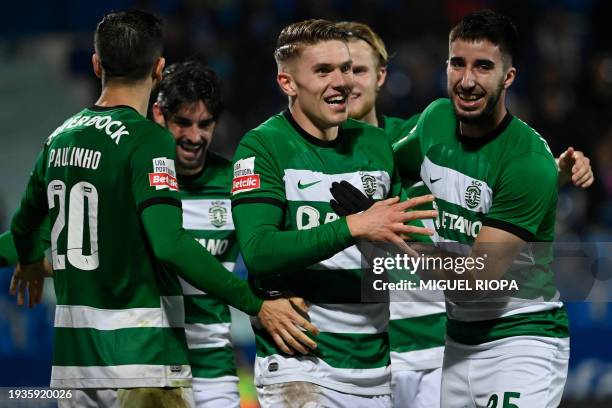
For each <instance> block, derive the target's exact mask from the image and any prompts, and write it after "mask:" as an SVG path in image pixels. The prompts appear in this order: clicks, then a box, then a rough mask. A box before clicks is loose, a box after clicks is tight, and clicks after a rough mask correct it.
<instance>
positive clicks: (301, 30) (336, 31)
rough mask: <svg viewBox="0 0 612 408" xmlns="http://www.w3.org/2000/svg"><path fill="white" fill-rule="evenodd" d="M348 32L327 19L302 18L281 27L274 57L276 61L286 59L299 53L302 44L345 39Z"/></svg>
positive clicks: (279, 61)
mask: <svg viewBox="0 0 612 408" xmlns="http://www.w3.org/2000/svg"><path fill="white" fill-rule="evenodd" d="M348 37H349V36H348V34H347V32H346V31H344V30H342V29H340V28H339V27H338V26H336V24H335V23H332V22H331V21H327V20H315V19H310V20H304V21H300V22H298V23H293V24H290V25H288V26H287V27H285V28H283V29H282V31H281V33H280V34H279V36H278V40H277V41H276V50H275V51H274V59H275V60H276V62H277V63H281V62H285V61H288V60H290V59H292V58H295V57H297V56H298V55H300V52H301V51H302V48H303V47H304V45H313V44H317V43H319V42H321V41H332V40H338V41H345V42H346V41H347V40H348Z"/></svg>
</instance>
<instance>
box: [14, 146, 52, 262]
mask: <svg viewBox="0 0 612 408" xmlns="http://www.w3.org/2000/svg"><path fill="white" fill-rule="evenodd" d="M45 152H46V148H45V149H43V150H42V151H41V152H40V154H39V155H38V158H37V160H36V164H35V165H34V170H33V171H32V173H31V175H30V179H29V181H28V185H27V187H26V191H25V192H24V194H23V196H22V198H21V204H20V206H19V209H18V210H17V212H16V213H15V215H14V216H13V219H12V221H11V233H12V236H13V240H14V244H15V249H16V252H17V255H18V257H19V261H20V262H21V263H23V264H31V263H34V262H38V261H40V260H42V258H43V256H44V253H43V252H44V249H43V242H42V239H41V236H42V233H41V225H42V224H43V221H44V219H45V217H46V216H47V214H48V204H47V194H46V189H45V183H44V174H45Z"/></svg>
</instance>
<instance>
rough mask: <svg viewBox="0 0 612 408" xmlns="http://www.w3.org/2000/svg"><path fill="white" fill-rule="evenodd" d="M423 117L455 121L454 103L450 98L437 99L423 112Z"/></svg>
mask: <svg viewBox="0 0 612 408" xmlns="http://www.w3.org/2000/svg"><path fill="white" fill-rule="evenodd" d="M423 116H427V117H432V116H435V117H437V118H446V119H452V120H455V111H454V109H453V103H452V102H451V100H450V99H448V98H440V99H436V100H435V101H433V102H432V103H430V104H429V105H427V107H426V108H425V110H423Z"/></svg>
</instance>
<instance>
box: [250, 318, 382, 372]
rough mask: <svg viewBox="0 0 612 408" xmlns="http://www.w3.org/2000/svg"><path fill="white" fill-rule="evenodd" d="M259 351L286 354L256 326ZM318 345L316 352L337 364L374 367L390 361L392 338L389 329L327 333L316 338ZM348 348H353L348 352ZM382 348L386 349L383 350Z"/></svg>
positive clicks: (266, 353) (266, 354)
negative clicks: (388, 334)
mask: <svg viewBox="0 0 612 408" xmlns="http://www.w3.org/2000/svg"><path fill="white" fill-rule="evenodd" d="M253 331H254V332H255V342H256V345H257V355H258V356H259V357H267V356H270V355H275V354H276V355H282V352H280V350H278V349H277V348H276V345H275V344H274V343H273V342H272V340H271V339H270V337H269V336H268V335H262V331H261V330H260V329H257V328H254V330H253ZM314 340H315V341H316V342H317V348H316V349H315V350H314V351H312V353H311V354H312V355H314V356H316V357H319V358H320V359H322V360H323V361H325V362H326V363H327V364H329V365H330V366H331V367H334V368H352V369H363V370H365V369H370V368H380V367H385V366H386V365H388V364H389V353H388V350H389V339H388V336H387V333H377V334H357V333H325V332H321V333H320V334H319V335H318V336H316V337H315V338H314ZM347 350H351V352H350V353H347ZM381 350H383V351H385V352H384V353H381Z"/></svg>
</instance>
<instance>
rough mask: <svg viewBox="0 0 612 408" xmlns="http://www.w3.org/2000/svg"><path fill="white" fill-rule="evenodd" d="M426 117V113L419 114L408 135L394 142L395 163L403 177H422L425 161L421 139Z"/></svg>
mask: <svg viewBox="0 0 612 408" xmlns="http://www.w3.org/2000/svg"><path fill="white" fill-rule="evenodd" d="M426 117H427V115H426V114H425V113H423V114H421V115H420V116H418V118H417V119H418V120H417V121H416V124H415V125H414V126H412V127H411V128H410V130H409V131H408V132H407V133H406V135H405V136H403V137H400V138H399V139H398V140H395V141H393V143H392V147H393V156H394V158H395V165H396V166H397V169H398V171H399V174H400V176H401V177H402V178H408V179H410V180H419V179H420V172H421V163H422V162H423V149H422V147H421V139H422V135H423V132H424V130H423V127H424V125H425V120H424V119H425V118H426Z"/></svg>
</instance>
